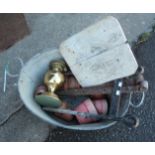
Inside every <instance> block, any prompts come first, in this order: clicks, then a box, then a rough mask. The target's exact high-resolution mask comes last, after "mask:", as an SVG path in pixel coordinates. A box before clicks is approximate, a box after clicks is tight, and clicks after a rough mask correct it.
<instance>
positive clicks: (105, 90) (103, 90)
mask: <svg viewBox="0 0 155 155" xmlns="http://www.w3.org/2000/svg"><path fill="white" fill-rule="evenodd" d="M112 89H113V87H104V86H96V87H86V88H80V89H67V90H59V91H57V94H58V95H62V96H64V95H67V96H72V95H73V96H76V95H77V96H78V95H80V96H83V95H95V94H111V93H112ZM146 90H147V89H146V88H143V87H141V86H140V85H135V86H124V87H122V89H121V94H122V93H124V94H128V93H130V92H134V93H139V92H144V91H146Z"/></svg>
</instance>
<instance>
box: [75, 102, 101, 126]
mask: <svg viewBox="0 0 155 155" xmlns="http://www.w3.org/2000/svg"><path fill="white" fill-rule="evenodd" d="M75 110H76V111H78V112H88V113H93V114H98V113H97V110H96V108H95V106H94V104H93V102H92V101H91V100H90V99H87V100H85V101H84V102H82V103H81V104H80V105H79V106H77V107H76V109H75ZM76 118H77V120H78V122H79V123H80V124H85V123H90V122H94V121H96V120H94V119H91V118H83V117H80V116H78V115H77V116H76Z"/></svg>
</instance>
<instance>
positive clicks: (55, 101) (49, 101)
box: [35, 92, 62, 108]
mask: <svg viewBox="0 0 155 155" xmlns="http://www.w3.org/2000/svg"><path fill="white" fill-rule="evenodd" d="M35 100H36V101H37V103H39V104H40V105H42V106H48V107H54V108H58V107H60V106H61V104H62V101H61V100H60V99H59V98H58V96H57V95H56V94H54V93H51V92H45V93H43V94H41V95H36V96H35Z"/></svg>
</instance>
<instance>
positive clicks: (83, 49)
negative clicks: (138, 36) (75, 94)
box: [60, 17, 138, 87]
mask: <svg viewBox="0 0 155 155" xmlns="http://www.w3.org/2000/svg"><path fill="white" fill-rule="evenodd" d="M60 52H61V54H62V55H63V57H64V59H65V60H66V62H67V63H68V65H69V66H70V69H71V70H72V72H73V74H74V75H75V77H76V78H77V80H78V81H79V83H80V84H81V85H82V86H83V87H85V86H93V85H99V84H103V83H105V82H108V81H111V80H114V79H117V78H121V77H125V76H129V75H131V74H134V72H135V71H136V69H137V67H138V65H137V62H136V60H135V58H134V56H133V53H132V51H131V49H130V47H129V45H128V44H126V37H125V35H124V33H123V30H122V28H121V26H120V24H119V22H118V21H117V19H115V18H114V17H107V18H105V19H103V20H102V21H100V22H98V23H96V24H94V25H92V26H90V27H88V28H86V29H85V30H83V31H81V32H80V33H78V34H75V35H74V36H72V37H71V38H69V39H68V40H66V41H64V42H63V43H62V44H61V45H60Z"/></svg>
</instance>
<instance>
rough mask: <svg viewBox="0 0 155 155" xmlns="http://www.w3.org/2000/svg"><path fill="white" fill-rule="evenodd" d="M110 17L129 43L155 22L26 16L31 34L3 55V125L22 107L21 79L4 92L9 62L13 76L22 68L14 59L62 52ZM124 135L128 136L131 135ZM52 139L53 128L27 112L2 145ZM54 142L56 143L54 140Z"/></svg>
mask: <svg viewBox="0 0 155 155" xmlns="http://www.w3.org/2000/svg"><path fill="white" fill-rule="evenodd" d="M107 15H113V16H115V17H116V18H118V20H119V21H120V23H121V25H122V27H123V29H124V31H125V34H126V36H127V38H128V41H129V42H132V41H134V40H136V39H137V37H138V36H139V34H141V33H143V32H146V31H149V30H150V29H151V27H152V24H154V22H155V21H154V19H155V14H25V17H26V20H27V24H28V26H29V28H30V31H31V34H30V35H29V36H27V37H25V38H24V39H23V40H21V41H19V42H17V43H16V44H14V45H13V46H12V47H11V48H9V49H8V50H6V51H5V52H2V53H0V67H1V69H0V85H1V91H0V110H1V111H3V112H1V113H0V121H3V120H4V119H5V118H6V117H7V116H8V115H9V113H10V112H12V110H14V109H16V107H17V106H19V105H20V104H21V103H22V102H21V101H20V99H19V96H18V91H17V87H16V83H17V78H14V79H12V78H8V84H7V91H6V93H5V94H4V93H3V92H2V86H3V76H4V70H3V69H4V66H5V64H6V62H7V61H10V63H11V64H13V65H11V67H10V69H11V71H12V72H19V70H20V67H19V64H18V63H16V62H14V59H13V58H14V57H21V58H22V59H23V61H24V62H26V61H28V60H29V59H30V58H31V57H32V56H33V55H35V54H37V53H39V52H44V51H47V50H51V49H53V48H59V45H60V43H61V42H62V41H63V40H65V39H67V38H68V37H70V36H72V35H73V34H75V33H76V32H79V31H81V30H82V29H83V28H85V27H87V26H89V25H90V24H93V23H94V22H96V21H98V20H100V19H102V18H104V17H105V16H107ZM120 129H121V128H120ZM120 129H119V131H120ZM107 132H108V130H107ZM64 133H65V132H64ZM62 134H63V133H62ZM100 134H102V132H101V133H100ZM100 134H99V135H100ZM113 134H114V133H113ZM123 134H124V135H125V136H126V134H128V133H127V132H124V133H123ZM48 136H49V125H48V124H46V123H44V122H42V121H41V120H39V119H38V118H36V117H35V116H33V115H32V114H31V113H30V112H29V111H27V110H26V109H25V108H23V109H22V110H21V111H19V112H18V113H16V115H14V116H13V117H12V118H11V119H10V120H8V121H7V123H5V124H4V125H3V126H1V127H0V141H45V140H46V139H47V138H48ZM108 138H109V141H110V140H111V141H112V140H116V141H117V138H116V139H113V136H109V137H108ZM108 138H107V141H108ZM52 140H53V141H54V137H52ZM62 140H63V139H62ZM101 140H103V141H104V139H101ZM89 141H91V138H90V140H89Z"/></svg>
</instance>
